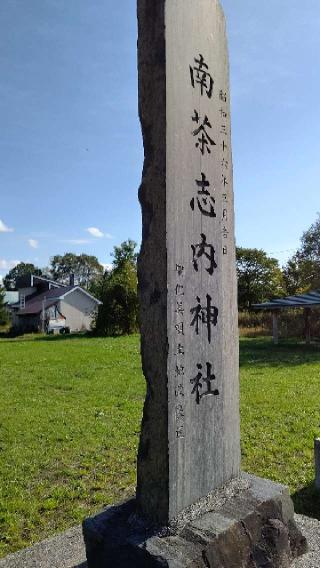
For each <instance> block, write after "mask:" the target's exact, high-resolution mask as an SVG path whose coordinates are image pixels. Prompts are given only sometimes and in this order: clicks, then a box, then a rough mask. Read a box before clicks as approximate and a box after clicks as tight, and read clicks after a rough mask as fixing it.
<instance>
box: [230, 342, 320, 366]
mask: <svg viewBox="0 0 320 568" xmlns="http://www.w3.org/2000/svg"><path fill="white" fill-rule="evenodd" d="M314 362H319V363H320V346H319V344H311V345H306V344H305V343H302V342H301V341H298V340H296V341H294V340H289V341H283V342H280V343H279V345H274V344H273V342H272V339H270V338H268V337H261V338H255V339H248V338H242V339H241V340H240V367H246V366H252V365H255V364H256V365H268V366H269V365H270V366H281V365H302V364H305V363H314Z"/></svg>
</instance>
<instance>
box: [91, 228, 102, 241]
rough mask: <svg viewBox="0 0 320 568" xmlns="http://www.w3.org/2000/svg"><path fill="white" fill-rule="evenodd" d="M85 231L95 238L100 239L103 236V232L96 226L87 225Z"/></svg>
mask: <svg viewBox="0 0 320 568" xmlns="http://www.w3.org/2000/svg"><path fill="white" fill-rule="evenodd" d="M87 231H88V233H90V235H92V236H93V237H96V238H97V239H101V237H104V236H105V235H104V233H103V232H102V231H100V229H97V227H89V228H88V229H87Z"/></svg>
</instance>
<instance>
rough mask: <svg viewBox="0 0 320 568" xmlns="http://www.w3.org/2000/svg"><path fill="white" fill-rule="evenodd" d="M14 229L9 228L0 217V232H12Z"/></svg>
mask: <svg viewBox="0 0 320 568" xmlns="http://www.w3.org/2000/svg"><path fill="white" fill-rule="evenodd" d="M13 231H14V229H10V228H9V227H7V225H6V224H5V223H4V222H3V221H1V219H0V233H12V232H13Z"/></svg>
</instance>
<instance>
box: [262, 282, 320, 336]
mask: <svg viewBox="0 0 320 568" xmlns="http://www.w3.org/2000/svg"><path fill="white" fill-rule="evenodd" d="M316 306H320V290H312V291H311V292H306V293H305V294H299V295H297V296H287V297H286V298H279V299H277V300H271V301H270V302H264V303H263V304H253V306H252V308H254V309H255V310H268V311H271V312H272V336H273V342H274V343H275V344H278V343H279V332H278V317H279V312H280V310H283V309H289V308H301V309H303V311H304V321H305V339H306V343H307V344H309V343H310V342H311V328H310V313H311V309H312V308H313V307H316Z"/></svg>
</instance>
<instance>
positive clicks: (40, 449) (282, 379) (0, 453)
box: [0, 336, 320, 556]
mask: <svg viewBox="0 0 320 568" xmlns="http://www.w3.org/2000/svg"><path fill="white" fill-rule="evenodd" d="M240 365H241V418H242V453H243V469H246V470H247V471H250V472H253V473H255V474H257V475H261V476H265V477H269V478H271V479H274V480H278V481H281V482H284V483H287V484H288V485H290V489H291V491H292V493H293V494H294V499H295V504H296V508H297V509H298V510H299V511H303V512H307V513H309V514H313V515H315V516H319V517H320V500H319V497H318V496H317V494H316V493H315V492H314V490H313V487H312V481H313V477H314V473H313V437H314V435H316V434H320V413H319V400H320V394H319V391H320V349H319V348H318V347H313V346H311V347H306V346H303V345H296V344H284V345H280V346H277V347H275V346H273V345H272V344H271V342H270V341H268V340H266V339H263V338H260V339H257V340H254V339H242V340H241V358H240ZM144 391H145V385H144V379H143V377H142V372H141V364H140V355H139V337H138V336H131V337H126V338H117V339H113V338H107V339H100V338H86V337H76V336H74V337H73V336H71V337H69V338H60V337H57V338H56V337H53V338H45V337H29V338H26V337H25V338H18V339H1V340H0V480H1V481H0V555H1V556H4V555H6V554H8V553H9V552H12V551H14V550H17V549H19V548H22V547H23V546H27V545H29V544H31V543H32V542H35V541H38V540H40V539H42V538H45V537H47V536H49V535H51V534H53V533H54V532H56V531H60V530H63V529H64V528H66V527H70V526H72V525H74V524H77V523H80V522H81V521H82V519H83V518H84V517H85V516H87V515H88V514H90V513H92V512H94V511H96V510H99V509H101V508H102V507H103V506H104V505H106V504H109V503H112V502H115V501H118V500H121V499H123V498H125V497H126V496H128V495H129V494H132V493H133V492H134V488H135V459H136V451H137V444H138V438H139V429H140V419H141V411H142V405H143V400H144Z"/></svg>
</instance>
